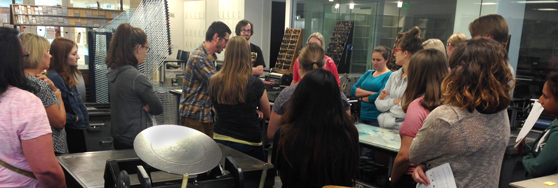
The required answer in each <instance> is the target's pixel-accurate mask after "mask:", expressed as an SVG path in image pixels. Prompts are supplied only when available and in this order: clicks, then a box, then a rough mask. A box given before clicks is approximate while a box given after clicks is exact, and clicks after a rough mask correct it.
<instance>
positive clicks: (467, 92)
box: [410, 39, 513, 187]
mask: <svg viewBox="0 0 558 188" xmlns="http://www.w3.org/2000/svg"><path fill="white" fill-rule="evenodd" d="M453 53H454V54H452V56H451V58H450V61H449V64H450V67H451V72H450V73H449V75H448V76H447V77H446V78H445V79H444V81H443V82H442V102H443V105H441V106H439V107H438V108H436V109H435V110H433V111H432V112H431V113H430V114H429V115H428V117H427V118H426V120H424V123H423V127H422V128H421V129H420V130H419V132H418V134H417V136H416V137H415V139H414V140H413V143H412V144H411V148H410V161H411V162H412V163H414V164H416V165H417V168H416V169H415V171H414V172H413V179H414V180H415V181H417V182H418V183H423V184H426V185H428V184H430V182H429V180H428V178H427V177H426V176H425V174H424V169H425V168H426V167H427V166H428V168H433V167H436V166H439V165H442V164H444V163H449V164H450V166H451V169H452V171H453V175H454V177H455V182H456V184H457V187H498V179H499V177H500V167H501V165H502V158H503V157H504V152H505V150H506V146H507V144H508V140H509V137H510V123H509V119H508V113H507V111H506V109H507V108H508V105H509V104H510V101H511V98H510V96H509V91H510V90H511V89H512V86H511V85H510V84H509V83H510V82H512V83H513V77H512V74H511V72H510V69H509V68H508V65H507V63H506V62H507V53H506V51H505V50H504V49H503V48H502V47H501V45H500V44H499V43H498V42H496V41H494V40H489V39H473V40H470V41H466V42H464V44H463V45H459V46H458V47H457V49H455V51H454V52H453Z"/></svg>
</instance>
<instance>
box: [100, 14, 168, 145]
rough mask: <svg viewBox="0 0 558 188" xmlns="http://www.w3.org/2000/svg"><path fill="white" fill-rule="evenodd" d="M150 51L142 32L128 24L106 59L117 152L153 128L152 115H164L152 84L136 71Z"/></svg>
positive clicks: (122, 27)
mask: <svg viewBox="0 0 558 188" xmlns="http://www.w3.org/2000/svg"><path fill="white" fill-rule="evenodd" d="M147 52H149V43H148V42H147V35H146V34H145V32H143V30H141V29H140V28H136V27H132V26H130V25H129V24H127V23H123V24H120V26H118V28H117V29H116V32H115V33H114V36H113V37H112V40H111V41H110V48H109V51H108V54H107V58H106V59H105V63H106V64H107V66H108V67H109V68H110V70H109V72H108V73H107V77H108V81H109V95H110V110H111V124H112V127H111V134H112V137H113V138H114V148H115V149H131V148H133V144H134V138H135V137H136V135H138V134H139V133H140V132H141V131H142V130H144V129H146V128H147V127H150V126H153V123H152V120H151V117H150V114H153V115H158V114H161V113H163V105H162V103H161V101H160V100H159V98H158V97H157V95H155V92H154V91H153V86H152V85H151V82H150V81H149V79H148V78H147V77H145V75H143V74H142V73H141V72H140V71H139V70H138V69H137V66H138V64H141V63H143V60H144V59H145V56H147Z"/></svg>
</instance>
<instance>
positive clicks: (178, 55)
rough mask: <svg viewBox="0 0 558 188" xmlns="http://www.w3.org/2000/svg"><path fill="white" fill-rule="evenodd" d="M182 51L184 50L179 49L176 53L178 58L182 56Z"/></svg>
mask: <svg viewBox="0 0 558 188" xmlns="http://www.w3.org/2000/svg"><path fill="white" fill-rule="evenodd" d="M182 52H183V51H182V50H178V52H177V53H176V59H180V58H182Z"/></svg>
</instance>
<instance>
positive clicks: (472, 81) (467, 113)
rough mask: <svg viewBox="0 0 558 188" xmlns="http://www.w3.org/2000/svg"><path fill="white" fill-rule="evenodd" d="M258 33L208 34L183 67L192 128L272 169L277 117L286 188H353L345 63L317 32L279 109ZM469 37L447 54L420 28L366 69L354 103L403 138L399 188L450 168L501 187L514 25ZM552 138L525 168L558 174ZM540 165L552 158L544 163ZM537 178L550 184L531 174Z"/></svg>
mask: <svg viewBox="0 0 558 188" xmlns="http://www.w3.org/2000/svg"><path fill="white" fill-rule="evenodd" d="M247 26H249V27H248V28H249V29H246V28H247ZM252 29H253V27H252V25H251V23H249V22H247V21H241V22H239V24H238V25H237V27H236V31H237V35H239V34H240V35H239V36H236V37H231V36H230V34H231V31H230V29H229V28H228V27H227V26H226V25H225V24H224V23H222V22H214V23H213V24H212V25H211V26H210V27H209V28H208V30H207V33H206V40H205V41H204V42H203V43H202V44H201V45H200V46H199V47H198V48H197V49H196V50H195V51H194V52H192V55H191V56H190V59H189V60H188V62H187V65H186V68H185V77H184V85H183V95H182V97H181V102H180V114H181V116H182V125H184V126H188V127H192V128H194V129H197V130H200V131H202V132H204V133H206V134H207V135H209V136H211V137H212V138H213V139H214V140H215V141H216V142H218V143H221V144H224V145H226V146H229V147H231V148H234V149H236V150H239V151H241V152H243V153H246V154H248V155H250V156H253V157H254V158H257V159H260V160H262V161H266V162H267V161H268V158H267V152H266V150H265V148H263V146H262V138H261V137H260V135H259V133H260V132H261V128H260V123H259V119H260V118H265V119H267V118H269V125H268V130H267V137H268V138H269V139H272V140H274V142H273V144H274V146H273V150H274V152H273V156H272V163H274V165H275V167H276V169H278V170H279V172H280V176H281V180H282V182H283V185H284V186H285V187H321V186H323V185H344V186H353V183H354V182H353V180H354V179H355V177H356V176H357V174H358V161H359V155H360V152H359V144H358V133H357V131H356V128H355V126H354V123H353V122H352V121H351V119H350V116H351V114H350V113H351V112H350V104H349V103H348V102H347V97H346V96H345V95H344V94H343V93H342V92H341V91H340V90H339V85H340V82H339V76H338V73H337V70H336V66H335V64H334V62H332V61H331V58H329V57H327V56H326V55H325V43H324V38H323V36H322V35H321V34H320V33H313V34H311V35H310V37H309V38H308V40H307V44H306V45H305V46H304V47H303V48H302V49H301V51H300V54H299V57H298V58H297V60H296V62H295V65H294V66H293V74H294V77H293V82H292V84H291V86H288V87H286V88H285V89H283V90H282V91H281V93H280V94H279V96H278V97H277V98H276V99H275V101H274V104H273V107H272V108H271V109H270V108H269V102H268V98H267V94H266V90H265V88H264V86H263V84H262V81H261V80H260V79H258V78H256V77H253V76H252V75H259V74H258V65H254V64H252V69H250V67H251V66H250V65H251V63H250V62H254V61H253V59H252V61H250V60H249V57H250V54H249V52H250V51H254V48H253V46H255V45H253V44H251V43H249V42H248V39H249V36H251V35H252V34H253V30H252ZM239 30H240V33H239ZM469 30H470V32H471V36H472V37H473V39H471V40H467V39H466V37H465V35H464V34H462V33H457V34H454V35H452V36H451V37H450V38H449V39H448V40H447V45H446V46H444V45H443V43H442V42H441V41H440V40H438V39H430V40H427V41H424V42H423V41H422V39H421V31H420V29H419V28H418V27H414V28H412V29H411V30H409V31H408V32H405V33H402V34H401V35H400V38H399V39H398V41H397V42H396V44H395V46H394V48H393V50H391V49H389V48H387V47H383V46H379V47H376V48H375V49H374V50H373V55H372V65H373V66H374V69H375V70H374V71H368V72H366V73H365V74H364V75H363V76H362V77H361V78H360V79H359V80H358V82H357V83H356V84H355V85H354V87H353V88H352V89H351V95H352V96H356V97H358V98H360V100H361V101H362V109H361V114H360V121H361V122H362V123H365V124H370V125H373V126H379V127H383V128H388V129H394V130H398V131H399V133H400V135H401V149H400V151H399V153H398V155H397V157H396V159H395V162H394V167H393V171H392V174H391V177H390V181H391V183H392V185H393V186H394V187H409V186H414V184H416V182H418V183H423V184H429V180H428V178H427V177H426V176H425V174H424V171H425V170H426V169H427V168H433V167H436V166H439V165H441V164H444V163H449V164H450V166H451V167H452V169H453V174H454V176H455V179H456V184H457V186H458V187H476V186H479V187H484V186H488V187H496V186H497V185H498V179H499V174H500V166H501V164H502V159H503V156H504V151H505V148H506V146H507V141H508V139H509V136H510V125H509V120H508V115H507V111H506V109H507V107H508V106H509V104H510V102H511V94H512V92H513V86H514V83H515V80H514V71H513V69H512V68H511V66H510V65H509V63H508V55H507V52H506V50H505V45H506V43H507V40H508V29H507V22H506V21H505V19H504V18H503V17H502V16H500V15H486V16H482V17H479V18H478V19H476V20H475V21H473V22H472V23H471V24H470V26H469ZM248 31H249V34H248ZM246 35H249V36H246ZM224 49H225V50H226V51H225V59H224V63H223V68H222V69H221V70H220V71H218V72H217V71H216V69H215V62H216V56H215V53H220V52H221V51H222V50H224ZM256 51H257V50H256ZM252 57H253V56H252ZM258 57H259V55H258ZM391 58H395V63H396V64H397V65H398V66H400V67H401V68H399V69H398V70H394V72H392V70H390V69H388V67H387V66H386V63H387V62H388V61H389V60H390V59H391ZM251 70H252V71H251ZM557 82H558V81H557ZM551 84H552V82H549V83H547V85H549V86H548V88H549V89H548V90H550V91H554V90H555V88H556V87H555V85H551ZM546 88H547V87H546V86H545V90H546ZM555 93H558V91H557V92H555ZM553 94H554V93H549V94H547V95H546V97H549V98H551V97H553ZM548 101H549V100H546V101H545V100H543V99H542V98H541V103H542V102H545V104H547V105H550V104H553V105H555V104H556V103H555V101H553V102H548ZM551 107H554V108H556V107H555V106H551ZM551 107H548V108H547V111H548V109H551ZM555 111H558V110H555ZM549 112H552V111H549ZM557 114H558V112H557ZM553 125H554V124H553ZM554 128H555V126H551V130H554ZM556 130H558V128H556ZM552 133H554V132H552ZM549 137H550V138H549ZM552 139H553V134H549V136H546V137H544V138H543V139H541V141H540V142H539V145H538V147H539V149H537V150H534V152H532V154H529V155H528V156H527V157H526V158H525V160H524V164H525V166H526V167H528V166H532V168H537V167H540V166H545V167H547V168H548V171H553V170H555V169H556V165H549V163H548V162H549V161H548V159H549V157H548V156H551V155H549V154H547V153H548V152H551V151H550V150H551V149H547V150H542V147H543V146H545V143H548V142H549V141H548V140H550V141H552ZM554 139H558V138H554ZM541 143H542V144H541ZM548 145H550V144H548ZM554 151H556V150H554ZM538 156H544V157H542V158H546V159H547V161H546V163H543V162H541V161H540V159H541V157H538ZM529 160H535V161H529ZM478 161H485V162H483V163H478ZM549 166H551V167H549ZM528 174H529V176H539V175H540V174H539V173H537V172H534V171H533V170H529V169H528Z"/></svg>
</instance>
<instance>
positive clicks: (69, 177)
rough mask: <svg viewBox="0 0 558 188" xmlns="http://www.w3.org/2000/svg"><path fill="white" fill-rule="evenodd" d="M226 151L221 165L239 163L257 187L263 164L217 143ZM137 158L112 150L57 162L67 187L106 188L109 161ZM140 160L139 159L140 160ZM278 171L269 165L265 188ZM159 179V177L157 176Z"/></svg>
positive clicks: (161, 174) (131, 152) (248, 182)
mask: <svg viewBox="0 0 558 188" xmlns="http://www.w3.org/2000/svg"><path fill="white" fill-rule="evenodd" d="M218 145H219V147H220V148H221V151H222V152H223V157H222V158H221V164H223V163H224V160H225V158H226V157H227V156H231V157H233V158H234V159H235V160H236V162H237V163H238V164H239V166H240V168H242V171H243V172H244V178H245V185H246V187H257V185H258V183H259V181H260V178H261V173H262V169H263V166H264V162H262V161H260V160H258V159H256V158H253V157H251V156H248V155H246V154H244V153H241V152H239V151H236V150H234V149H231V148H229V147H227V146H224V145H221V144H218ZM135 158H138V156H137V155H136V153H135V152H134V150H111V151H97V152H85V153H76V154H68V155H62V156H58V157H57V159H58V162H59V163H60V165H61V166H62V168H63V169H64V173H65V174H66V182H67V184H68V186H69V187H70V186H71V185H74V184H75V185H76V186H81V187H104V182H105V180H104V179H103V174H104V172H105V163H106V161H107V160H108V159H135ZM138 159H139V158H138ZM275 174H276V173H275V169H273V165H271V164H269V170H268V174H267V177H266V183H265V185H266V186H265V187H273V184H274V183H275V180H274V179H275ZM155 176H158V177H155ZM134 177H135V176H131V178H132V184H134V182H135V183H136V184H138V181H137V178H136V179H135V180H134V179H133V178H134ZM177 179H182V176H178V175H174V174H167V173H164V172H159V173H158V174H155V175H154V177H153V181H156V180H159V181H165V180H177Z"/></svg>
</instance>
